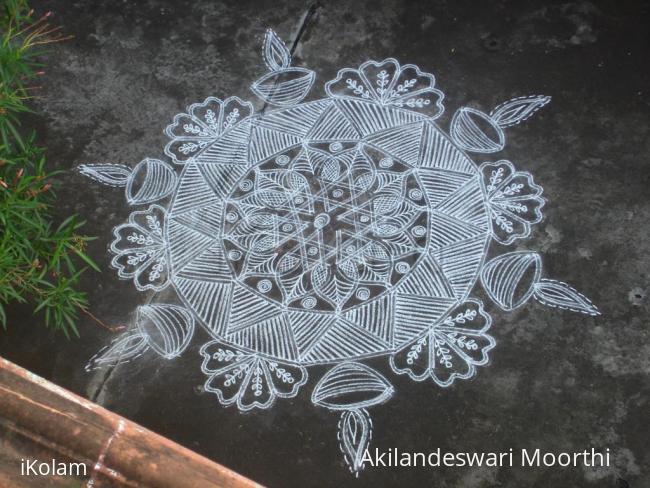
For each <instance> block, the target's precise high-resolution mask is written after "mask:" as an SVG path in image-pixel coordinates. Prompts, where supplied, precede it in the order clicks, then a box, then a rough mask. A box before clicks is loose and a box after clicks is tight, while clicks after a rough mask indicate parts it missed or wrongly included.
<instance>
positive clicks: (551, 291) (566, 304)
mask: <svg viewBox="0 0 650 488" xmlns="http://www.w3.org/2000/svg"><path fill="white" fill-rule="evenodd" d="M533 296H534V297H535V298H536V299H537V301H539V302H540V303H542V304H544V305H547V306H549V307H557V308H563V309H565V310H571V311H572V312H580V313H584V314H587V315H600V311H599V310H598V308H596V306H595V305H594V304H593V303H591V300H589V299H588V298H587V297H585V296H584V295H583V294H582V293H579V292H578V291H577V290H575V289H574V288H573V287H571V286H569V285H567V284H566V283H562V282H561V281H555V280H547V279H541V280H539V282H538V283H537V284H535V292H534V295H533Z"/></svg>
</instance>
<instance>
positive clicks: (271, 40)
mask: <svg viewBox="0 0 650 488" xmlns="http://www.w3.org/2000/svg"><path fill="white" fill-rule="evenodd" d="M264 62H265V63H266V66H268V68H269V70H271V71H279V70H281V69H284V68H288V67H289V65H290V64H291V53H290V52H289V49H287V46H285V44H284V42H282V39H280V37H279V36H278V35H277V34H276V33H275V32H274V31H273V30H272V29H268V30H267V31H266V36H265V38H264Z"/></svg>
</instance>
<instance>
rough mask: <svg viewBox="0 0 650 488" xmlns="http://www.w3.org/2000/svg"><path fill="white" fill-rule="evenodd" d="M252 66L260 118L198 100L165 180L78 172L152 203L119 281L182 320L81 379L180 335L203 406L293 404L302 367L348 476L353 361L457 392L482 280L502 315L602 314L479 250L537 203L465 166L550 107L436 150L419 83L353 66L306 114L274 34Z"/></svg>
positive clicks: (470, 119) (404, 68) (142, 326)
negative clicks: (193, 358) (156, 296)
mask: <svg viewBox="0 0 650 488" xmlns="http://www.w3.org/2000/svg"><path fill="white" fill-rule="evenodd" d="M263 56H264V60H265V62H266V64H267V66H268V68H269V70H270V72H269V73H267V74H266V75H264V76H263V77H262V78H260V79H259V80H257V81H256V82H255V83H254V84H253V85H252V90H253V92H254V93H255V94H256V95H257V96H258V97H260V98H261V99H262V100H263V101H264V103H265V108H264V110H262V112H261V113H258V114H255V113H254V111H253V105H252V104H251V103H249V102H246V101H243V100H241V99H239V98H237V97H230V98H226V99H225V100H221V99H219V98H215V97H209V98H207V99H206V100H205V101H204V102H203V103H195V104H193V105H191V106H190V107H188V109H187V112H186V113H182V114H179V115H177V116H176V117H174V119H173V122H172V123H171V124H170V125H169V126H168V127H167V128H166V130H165V133H166V134H167V136H168V137H169V139H170V142H169V143H168V144H167V146H166V147H165V154H166V155H167V156H168V157H169V158H170V159H171V161H172V162H173V163H176V164H177V165H178V168H179V169H180V170H181V171H180V175H177V173H176V171H175V170H174V168H173V166H171V165H170V164H168V163H165V162H163V161H160V160H157V159H146V160H144V161H143V162H141V163H139V164H138V165H137V166H136V167H135V168H134V169H133V170H131V169H129V168H128V167H126V166H122V165H111V164H100V165H83V166H82V167H81V171H82V173H84V174H86V175H87V176H90V177H92V178H93V179H95V180H98V181H99V182H101V183H105V184H108V185H112V186H123V187H125V189H126V198H127V201H128V202H129V203H130V204H132V205H142V204H145V205H149V206H148V207H145V208H142V209H141V210H137V211H134V212H133V213H132V214H131V216H130V217H129V219H128V221H127V222H126V223H124V224H122V225H120V226H118V227H117V228H116V229H115V230H114V236H115V239H114V241H113V243H112V245H111V251H112V253H113V254H114V258H113V261H112V265H113V266H114V267H115V268H116V269H117V270H118V274H119V276H120V277H123V278H128V279H132V280H133V282H134V284H135V286H136V288H137V289H138V290H153V291H160V290H162V289H163V288H165V287H168V286H169V285H171V286H172V287H173V289H174V290H175V292H176V294H177V295H178V297H179V301H181V302H182V303H183V306H180V305H171V304H167V305H151V306H147V307H141V308H140V309H139V311H138V317H139V319H138V327H137V330H136V331H132V332H127V333H126V334H125V335H124V336H123V337H121V338H119V339H118V340H117V341H116V342H115V343H114V344H113V345H112V346H110V347H109V348H107V349H106V350H104V351H100V353H99V354H98V355H96V356H95V357H94V358H93V359H92V360H91V362H90V364H89V368H96V367H101V366H107V365H115V364H118V363H120V362H124V361H127V360H130V359H133V358H135V357H137V356H139V355H141V354H142V353H143V352H144V351H145V350H147V349H151V350H153V351H154V352H156V353H158V354H160V355H161V356H163V357H165V358H172V357H174V356H176V355H178V354H180V353H181V352H182V351H183V350H184V349H185V347H186V346H187V344H188V342H189V341H190V339H191V336H192V333H193V331H194V324H195V323H196V324H198V325H199V326H201V327H203V328H204V329H205V330H206V331H207V332H208V333H209V334H210V335H211V337H212V340H211V341H210V342H208V343H207V344H205V345H203V347H202V348H201V350H200V352H201V355H202V357H203V362H202V365H201V370H202V371H203V373H205V374H206V375H207V377H208V379H207V381H206V383H205V390H206V391H208V392H211V393H214V394H215V395H216V397H217V398H218V400H219V402H221V403H222V404H224V405H231V404H234V405H237V407H238V408H239V409H240V410H242V411H248V410H252V409H255V408H258V409H265V408H269V407H271V406H272V405H273V403H274V402H275V400H276V399H278V398H290V397H294V396H296V395H297V394H298V391H299V389H300V387H301V386H303V385H304V384H305V383H306V382H307V379H308V373H307V371H308V370H307V368H308V367H309V366H312V365H324V364H331V365H333V367H332V369H331V370H330V371H329V372H328V373H327V374H326V375H325V376H324V377H323V378H322V379H321V380H320V382H319V383H318V384H317V385H316V387H315V389H314V391H313V394H312V401H313V403H314V404H315V405H318V406H321V407H325V408H327V409H330V410H333V411H338V412H340V414H341V418H340V421H339V433H338V439H339V443H340V446H341V450H342V452H343V454H344V458H345V460H346V462H347V464H348V465H349V467H350V470H351V471H352V472H353V473H354V474H356V475H358V474H359V472H360V471H361V469H362V468H363V461H362V457H363V452H364V450H365V449H366V447H367V446H368V445H369V443H370V439H371V436H372V421H371V419H370V415H369V413H368V411H367V408H369V407H372V406H374V405H377V404H379V403H382V402H384V401H386V400H387V399H388V398H390V397H391V396H392V395H393V393H394V388H393V386H392V385H391V383H390V381H389V380H388V379H387V378H385V377H384V376H383V375H381V374H379V373H378V372H377V371H374V370H373V369H371V368H370V367H368V366H367V365H364V364H363V363H361V362H360V361H362V360H363V359H365V358H370V357H375V356H386V357H387V363H388V364H389V365H390V369H392V371H393V372H394V373H397V374H406V375H408V376H409V377H410V378H412V379H413V380H415V381H425V380H428V379H430V380H431V381H432V382H434V383H435V384H437V385H438V386H442V387H448V386H450V385H452V384H453V382H454V381H456V380H461V379H469V378H471V377H473V376H474V375H475V374H476V371H477V368H478V367H479V366H484V365H486V364H487V363H488V360H489V358H488V353H489V352H490V351H491V350H492V349H493V348H494V347H495V340H494V338H493V337H492V336H491V335H489V334H488V332H489V330H490V326H491V322H492V321H491V318H490V316H489V315H488V314H487V312H486V311H485V309H484V306H483V304H482V303H481V302H480V301H479V300H476V299H473V298H470V294H471V292H472V290H473V289H474V287H475V285H476V284H477V282H478V281H480V282H481V283H482V285H483V287H484V288H485V290H486V292H487V294H488V296H489V297H490V298H491V299H492V300H493V301H494V303H495V304H496V305H498V306H499V307H500V308H501V309H503V310H512V309H514V308H517V307H520V306H522V305H523V304H524V303H525V302H526V301H527V300H528V299H529V298H530V297H534V298H536V299H537V300H538V301H539V302H541V303H543V304H546V305H549V306H553V307H559V308H564V309H568V310H572V311H577V312H581V313H584V314H589V315H597V314H598V311H597V309H596V307H595V306H594V305H593V304H592V303H591V302H590V301H589V300H588V299H587V298H585V297H584V296H583V295H581V294H580V293H578V292H577V291H575V290H574V289H573V288H571V287H570V286H568V285H566V284H564V283H561V282H558V281H553V280H548V279H545V278H543V277H542V265H541V258H540V256H539V255H538V254H536V253H534V252H528V251H526V252H511V253H507V254H503V255H500V256H497V257H496V258H494V259H492V260H491V261H489V262H487V263H485V262H484V261H485V259H486V255H487V250H488V246H489V245H490V243H491V242H492V241H497V242H498V243H500V244H512V243H513V242H515V241H516V240H518V239H522V238H525V237H527V236H528V235H529V234H530V232H531V227H532V225H533V224H535V223H538V222H540V221H541V219H542V207H543V206H544V199H543V198H542V196H541V195H542V188H541V187H539V186H538V185H536V184H535V183H534V181H533V177H532V176H531V175H530V174H529V173H527V172H523V171H518V170H517V169H515V167H514V165H513V164H512V163H510V162H509V161H504V160H497V161H496V162H485V163H483V164H481V165H480V166H477V165H476V164H475V163H474V162H473V161H472V159H470V157H469V156H468V155H467V152H466V151H471V152H482V153H492V152H497V151H499V150H501V149H502V148H503V147H504V145H505V135H504V130H505V129H506V128H508V127H511V126H513V125H516V124H518V123H520V122H521V121H523V120H525V119H527V118H528V117H530V116H531V115H532V114H533V113H534V112H535V111H537V110H538V109H539V108H541V107H542V106H544V105H545V104H547V103H548V101H549V97H544V96H530V97H522V98H516V99H513V100H511V101H508V102H505V103H504V104H502V105H500V106H499V107H497V108H496V109H495V110H493V111H492V112H491V113H490V114H485V113H483V112H481V111H479V110H476V109H473V108H467V107H465V108H461V109H460V110H458V112H457V113H456V115H454V117H453V119H452V122H451V129H450V131H449V135H447V134H445V132H443V130H442V129H441V128H440V127H439V126H438V125H437V124H436V123H435V119H436V118H437V117H438V116H440V115H441V114H442V113H443V111H444V106H443V103H442V102H443V97H444V96H443V94H442V92H441V91H440V90H438V89H437V88H436V87H435V79H434V77H433V75H431V74H428V73H424V72H422V71H420V69H419V68H418V67H417V66H414V65H409V64H407V65H400V63H399V62H398V61H396V60H395V59H386V60H384V61H380V62H377V61H368V62H366V63H363V64H362V65H361V66H360V67H359V68H358V69H343V70H341V71H339V73H338V75H337V76H336V78H335V79H334V80H332V81H330V82H328V83H326V84H325V91H326V97H325V98H321V99H316V100H314V101H308V102H302V100H303V99H304V98H305V97H306V96H307V95H308V94H309V92H310V90H311V88H312V85H313V84H314V78H315V76H314V73H313V72H312V71H310V70H307V69H304V68H295V67H294V68H292V67H290V64H291V55H290V52H289V50H288V49H287V48H286V47H285V45H284V43H282V41H281V40H280V39H279V38H278V36H277V35H276V34H275V33H273V32H272V31H269V32H268V33H267V36H266V39H265V43H264V49H263ZM267 105H270V106H276V107H279V108H269V109H268V110H267V109H266V107H267ZM161 200H162V202H163V203H160V204H153V202H157V201H161Z"/></svg>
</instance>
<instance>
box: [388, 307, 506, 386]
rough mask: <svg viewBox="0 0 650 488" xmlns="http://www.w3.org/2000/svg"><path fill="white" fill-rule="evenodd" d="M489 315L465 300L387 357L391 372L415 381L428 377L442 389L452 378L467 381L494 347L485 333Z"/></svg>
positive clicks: (493, 343)
mask: <svg viewBox="0 0 650 488" xmlns="http://www.w3.org/2000/svg"><path fill="white" fill-rule="evenodd" d="M490 325H491V318H490V316H489V315H488V314H487V313H486V312H485V310H483V304H482V303H481V302H480V301H478V300H468V301H467V302H465V303H463V304H460V305H458V306H457V307H455V308H454V309H453V310H452V311H451V312H450V313H449V315H448V316H447V317H446V318H445V319H444V320H442V321H440V322H438V323H437V324H436V325H434V326H432V327H430V328H429V329H428V330H427V331H425V332H424V333H423V334H421V335H420V336H418V337H417V338H415V340H413V341H412V342H410V343H409V344H407V345H406V346H404V347H403V348H402V349H400V350H399V351H397V352H396V353H395V354H394V355H393V356H392V357H391V358H390V365H391V368H392V370H393V371H394V372H395V373H398V374H405V373H406V374H408V375H409V377H410V378H411V379H413V380H415V381H424V380H425V379H426V378H428V377H430V378H431V379H432V380H433V381H434V382H435V383H436V384H438V385H439V386H442V387H447V386H450V385H451V384H452V383H453V382H454V381H455V380H456V379H468V378H471V377H472V376H474V374H475V373H476V366H484V365H486V364H487V363H488V360H489V358H488V352H489V351H490V350H491V349H492V348H493V347H494V346H495V345H496V342H495V340H494V338H493V337H492V336H490V335H488V334H487V331H488V330H489V328H490Z"/></svg>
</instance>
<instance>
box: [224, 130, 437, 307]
mask: <svg viewBox="0 0 650 488" xmlns="http://www.w3.org/2000/svg"><path fill="white" fill-rule="evenodd" d="M224 204H225V206H224V212H223V215H224V218H223V234H222V243H223V247H224V251H225V255H226V257H227V260H228V263H229V265H230V267H231V269H232V271H233V273H234V275H235V276H236V277H237V279H238V280H239V281H240V282H241V283H242V284H244V285H245V286H247V287H248V288H250V289H252V290H253V291H255V292H256V293H257V294H259V295H262V296H264V297H265V298H267V299H269V300H271V301H274V302H277V303H280V304H282V305H283V306H285V307H287V308H292V309H300V310H314V311H323V312H334V311H342V310H347V309H350V308H353V307H355V306H357V305H361V304H365V303H367V302H369V301H371V300H374V299H375V298H377V297H379V296H381V295H382V294H384V293H385V292H386V291H387V290H389V289H390V288H392V287H394V286H395V285H397V283H399V282H400V281H401V280H402V279H403V278H404V277H405V276H406V275H408V274H409V272H410V271H411V270H413V269H414V267H415V266H416V265H417V262H418V261H419V259H420V256H421V255H422V253H423V252H424V249H425V248H426V244H427V239H428V234H429V232H428V220H429V219H428V211H427V202H426V200H425V192H424V191H423V189H422V187H421V185H420V182H419V181H418V178H417V176H416V174H415V172H414V170H413V168H411V167H410V166H407V165H405V164H403V163H401V162H398V161H397V160H395V159H393V158H392V157H391V156H389V155H388V154H386V153H384V152H383V151H381V150H379V149H376V148H374V147H372V146H370V145H367V144H364V143H358V142H344V141H341V142H338V141H337V142H326V143H313V144H303V145H300V146H297V147H294V148H292V149H290V150H288V151H285V152H284V153H282V154H279V155H275V156H273V157H272V158H270V159H268V160H265V161H262V162H261V163H259V164H257V165H256V166H253V167H252V168H250V169H249V170H248V171H247V172H246V173H245V174H244V176H243V177H242V178H241V179H240V180H239V182H238V184H237V185H235V187H234V189H233V191H232V192H231V194H230V195H229V196H228V198H227V199H226V201H225V202H224Z"/></svg>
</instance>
